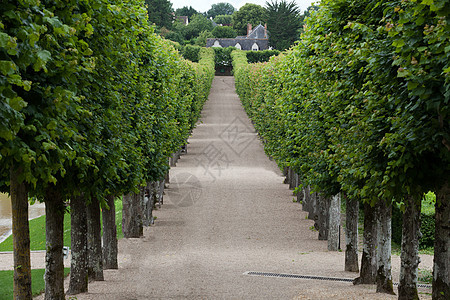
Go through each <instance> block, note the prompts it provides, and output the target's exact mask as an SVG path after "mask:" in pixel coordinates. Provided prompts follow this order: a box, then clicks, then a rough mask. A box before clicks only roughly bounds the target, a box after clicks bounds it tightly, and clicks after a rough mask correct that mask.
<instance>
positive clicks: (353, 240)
mask: <svg viewBox="0 0 450 300" xmlns="http://www.w3.org/2000/svg"><path fill="white" fill-rule="evenodd" d="M343 196H344V198H345V201H346V217H345V244H346V248H345V271H348V272H359V264H358V214H359V201H358V200H357V199H355V198H349V197H347V195H345V194H343Z"/></svg>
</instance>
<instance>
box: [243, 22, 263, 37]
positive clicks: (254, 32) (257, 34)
mask: <svg viewBox="0 0 450 300" xmlns="http://www.w3.org/2000/svg"><path fill="white" fill-rule="evenodd" d="M247 37H248V38H249V39H267V38H268V37H267V31H266V28H265V27H264V26H262V25H261V24H259V25H258V26H256V27H255V29H253V30H252V31H251V32H250V33H249V34H248V35H247Z"/></svg>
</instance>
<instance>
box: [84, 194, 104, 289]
mask: <svg viewBox="0 0 450 300" xmlns="http://www.w3.org/2000/svg"><path fill="white" fill-rule="evenodd" d="M87 228H88V231H87V233H88V234H87V241H88V243H87V246H88V268H87V269H88V277H89V279H92V280H96V281H102V280H104V278H103V255H102V242H101V241H102V239H101V224H100V203H99V201H98V199H96V198H92V199H91V203H89V204H88V205H87Z"/></svg>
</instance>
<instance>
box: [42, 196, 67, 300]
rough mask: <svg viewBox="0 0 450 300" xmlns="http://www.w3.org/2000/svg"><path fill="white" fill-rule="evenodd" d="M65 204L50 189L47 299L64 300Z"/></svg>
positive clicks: (48, 204) (46, 228)
mask: <svg viewBox="0 0 450 300" xmlns="http://www.w3.org/2000/svg"><path fill="white" fill-rule="evenodd" d="M64 210H65V207H64V202H63V200H62V197H61V196H60V194H59V193H58V192H56V191H54V190H53V189H51V188H48V189H47V191H46V195H45V233H46V242H45V247H46V249H47V253H46V255H45V275H44V279H45V299H46V300H59V299H64V263H63V246H64V239H63V234H64Z"/></svg>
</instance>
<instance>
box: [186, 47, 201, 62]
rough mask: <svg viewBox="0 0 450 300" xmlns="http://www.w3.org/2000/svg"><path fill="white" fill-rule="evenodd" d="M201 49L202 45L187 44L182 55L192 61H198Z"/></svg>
mask: <svg viewBox="0 0 450 300" xmlns="http://www.w3.org/2000/svg"><path fill="white" fill-rule="evenodd" d="M201 49H202V47H200V46H194V45H186V46H185V47H183V49H182V51H181V55H183V57H184V58H185V59H188V60H190V61H192V62H198V61H199V53H200V50H201Z"/></svg>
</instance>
